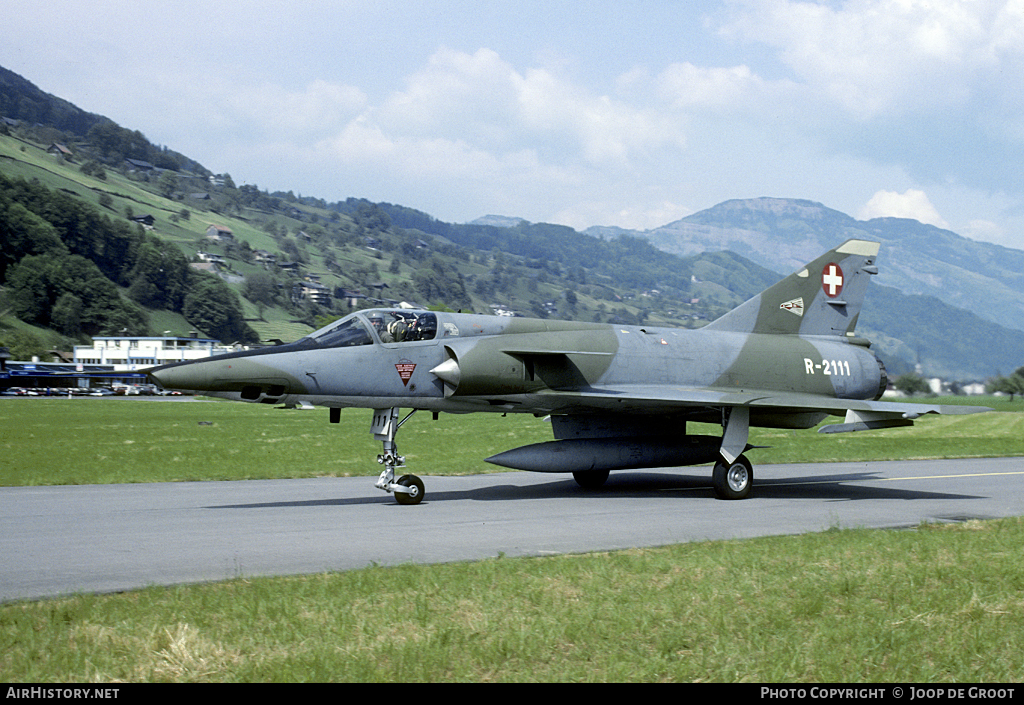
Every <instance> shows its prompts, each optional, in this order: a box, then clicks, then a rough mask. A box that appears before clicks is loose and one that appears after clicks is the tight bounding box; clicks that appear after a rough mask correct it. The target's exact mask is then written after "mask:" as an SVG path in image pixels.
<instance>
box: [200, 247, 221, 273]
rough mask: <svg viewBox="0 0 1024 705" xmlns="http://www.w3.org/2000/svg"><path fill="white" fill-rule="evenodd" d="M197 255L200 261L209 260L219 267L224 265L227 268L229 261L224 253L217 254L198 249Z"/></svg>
mask: <svg viewBox="0 0 1024 705" xmlns="http://www.w3.org/2000/svg"><path fill="white" fill-rule="evenodd" d="M196 257H198V258H199V261H200V262H209V263H210V264H215V265H217V266H219V267H224V268H225V269H227V266H228V261H227V260H226V259H225V258H224V255H215V254H213V253H210V252H203V251H202V250H198V251H197V252H196Z"/></svg>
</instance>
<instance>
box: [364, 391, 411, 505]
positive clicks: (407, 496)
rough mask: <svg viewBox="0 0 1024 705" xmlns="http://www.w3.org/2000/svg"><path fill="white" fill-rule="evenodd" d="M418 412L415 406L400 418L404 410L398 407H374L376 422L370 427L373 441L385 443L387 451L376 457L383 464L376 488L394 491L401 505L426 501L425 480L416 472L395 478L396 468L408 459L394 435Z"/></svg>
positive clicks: (400, 466) (374, 420)
mask: <svg viewBox="0 0 1024 705" xmlns="http://www.w3.org/2000/svg"><path fill="white" fill-rule="evenodd" d="M415 413H416V409H413V410H412V411H410V412H409V414H408V415H407V416H406V417H405V418H404V419H402V420H401V421H399V420H398V417H399V416H400V414H401V410H400V409H399V408H398V407H391V408H390V409H374V411H373V424H372V425H371V426H370V432H371V433H373V438H374V440H377V441H381V442H382V443H383V444H384V452H383V453H381V454H380V455H378V456H377V462H378V463H380V464H381V465H383V466H384V471H383V472H381V474H380V477H379V478H378V479H377V489H380V490H384V491H385V492H391V493H393V494H394V495H395V500H396V501H397V502H398V503H399V504H419V503H420V502H422V501H423V494H424V492H423V480H421V479H420V478H418V477H416V476H415V475H402V476H401V477H399V478H398V480H397V482H396V481H395V468H404V467H405V458H404V457H403V456H401V455H399V454H398V446H397V445H396V444H395V436H396V435H397V434H398V429H399V428H401V427H402V424H404V423H405V422H406V421H408V420H409V417H411V416H412V415H413V414H415Z"/></svg>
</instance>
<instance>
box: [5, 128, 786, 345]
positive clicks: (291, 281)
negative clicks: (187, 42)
mask: <svg viewBox="0 0 1024 705" xmlns="http://www.w3.org/2000/svg"><path fill="white" fill-rule="evenodd" d="M38 137H39V136H38V134H36V133H35V132H30V131H22V132H17V131H15V132H14V133H13V134H8V135H0V170H2V172H3V173H4V174H5V175H6V176H8V177H11V178H17V179H26V180H34V181H36V182H38V183H40V184H42V185H44V186H45V187H47V188H48V189H51V190H52V191H54V192H60V193H63V194H68V195H72V196H73V197H75V198H77V199H80V200H81V201H82V202H85V203H88V204H90V205H91V207H93V208H95V209H97V210H98V211H99V212H100V213H102V214H105V215H106V216H108V217H110V218H114V219H124V220H127V219H128V218H129V217H130V216H142V215H150V216H152V217H153V219H154V225H153V227H152V228H151V229H149V232H150V234H152V235H155V236H156V237H158V238H160V239H161V240H163V241H165V242H169V243H173V244H174V245H175V246H177V247H178V248H179V249H180V250H181V252H182V253H183V254H184V255H185V256H186V257H187V258H189V259H192V260H195V259H197V257H198V255H197V253H198V252H199V251H202V252H206V253H211V254H215V255H221V256H223V257H224V258H225V261H226V265H225V266H222V267H220V269H219V272H218V273H219V274H220V276H221V277H222V278H223V279H224V280H225V281H227V282H228V284H229V285H230V286H231V287H232V288H233V289H235V290H236V291H237V292H238V293H240V294H243V295H245V296H248V297H249V298H244V299H243V300H242V304H243V307H244V312H245V318H246V320H247V322H248V323H249V325H250V326H251V327H252V328H254V329H255V330H256V332H257V333H258V334H259V336H260V338H261V339H263V340H269V339H273V338H279V339H282V340H291V339H295V338H297V337H300V336H301V335H303V334H305V333H307V332H309V331H310V330H311V329H312V328H313V327H315V326H316V325H317V324H318V322H322V321H323V320H324V319H326V318H330V317H336V316H340V315H344V314H346V313H348V312H349V311H350V310H352V306H351V304H350V300H349V299H348V298H341V297H337V298H332V299H331V301H330V303H328V304H327V305H317V304H313V303H312V302H311V301H309V300H308V299H304V298H301V297H300V296H298V295H297V289H296V285H297V284H299V283H300V282H302V281H303V280H305V279H309V278H315V279H316V280H317V281H319V282H320V283H321V284H322V285H323V286H325V287H326V288H327V290H328V291H329V292H331V293H332V294H341V293H342V292H348V293H355V294H357V295H360V296H361V297H366V298H356V299H354V301H355V307H357V308H358V307H365V306H370V305H375V304H377V303H379V301H377V300H375V299H374V298H373V297H376V296H381V297H383V299H385V300H387V301H403V300H405V301H410V302H415V303H418V304H419V305H423V306H447V307H450V308H452V309H462V310H473V311H476V312H491V311H494V310H497V309H508V310H513V311H518V312H520V313H522V314H525V315H531V316H540V317H547V316H554V317H559V318H568V319H577V320H599V321H618V322H624V323H636V322H647V323H652V324H665V325H674V326H687V327H696V326H699V325H703V323H704V322H706V321H707V320H709V319H713V318H715V317H717V316H718V315H720V314H721V313H723V312H724V311H726V310H728V309H729V308H731V307H732V306H735V305H736V304H738V303H740V302H741V301H743V300H745V299H746V298H748V297H749V296H750V295H752V294H753V293H755V292H756V291H757V290H759V289H760V288H762V287H763V286H765V285H767V284H768V283H770V281H771V279H772V277H773V275H772V274H771V273H769V272H767V271H766V270H762V269H760V268H753V269H750V270H749V271H748V269H749V268H750V267H752V265H750V263H748V262H745V261H744V260H742V258H738V257H735V256H732V255H730V256H728V257H729V260H730V261H728V262H724V261H722V257H723V256H722V255H721V254H719V255H712V256H709V257H693V258H676V257H673V256H668V257H666V256H665V255H663V254H661V253H656V251H654V250H653V248H649V247H648V246H646V243H633V244H629V243H627V245H626V246H622V245H621V244H615V245H611V246H609V245H607V244H603V245H601V246H602V247H605V248H606V249H614V251H612V252H608V253H603V254H599V255H598V256H595V252H596V251H597V249H598V243H599V242H600V241H597V240H595V239H594V238H590V237H589V236H584V235H581V234H579V233H576V232H575V231H572V230H570V229H568V228H561V227H558V226H546V225H543V224H528V223H526V224H521V225H520V226H519V227H518V229H516V230H509V229H506V228H495V227H480V226H474V228H473V230H472V235H473V237H469V236H468V235H469V231H467V230H466V229H465V227H464V226H451V225H448V224H440V225H442V226H444V230H443V231H436V229H435V232H430V233H428V232H424V231H422V230H419V229H416V228H411V227H410V228H405V227H401V226H399V225H395V224H393V223H392V222H391V219H390V217H389V215H388V210H387V208H385V207H380V206H377V205H375V204H370V203H368V202H365V201H358V200H355V199H349V200H348V201H346V202H344V203H334V204H327V203H325V202H323V201H318V200H317V199H297V198H295V197H294V196H292V195H291V194H267V193H265V192H262V191H260V190H259V189H258V187H255V186H241V187H238V188H236V187H234V185H233V184H231V182H230V177H228V178H227V179H226V184H225V185H220V184H219V183H218V185H214V184H213V183H211V182H210V181H209V180H208V179H204V178H200V177H199V176H195V175H188V174H184V173H179V172H164V173H163V174H161V175H159V176H158V175H156V174H146V173H137V172H134V171H129V170H127V169H126V168H123V167H116V168H115V167H113V166H110V165H106V166H103V165H99V164H97V163H96V162H94V161H92V160H91V159H90V152H89V148H88V145H84V144H82V145H78V144H75V143H74V142H70V143H69V145H70V147H71V149H72V151H73V152H74V153H75V156H74V157H73V158H72V160H70V161H69V160H67V159H65V158H63V157H60V156H57V155H55V154H50V153H48V152H47V147H48V146H49V145H48V144H44V143H43V142H40V141H39V140H38ZM195 194H205V195H204V197H203V198H202V199H199V198H196V197H195V196H194V195H195ZM382 206H387V204H382ZM389 208H390V209H391V210H392V212H395V209H397V208H398V207H389ZM401 210H402V211H403V212H404V213H416V212H415V211H411V210H409V209H401ZM418 216H420V219H421V221H422V222H431V220H430V219H429V217H427V216H425V214H418ZM433 222H434V223H435V224H436V223H437V222H436V221H433ZM211 224H212V225H217V226H220V227H226V228H229V229H230V230H231V231H232V233H233V234H234V242H233V243H216V242H214V241H211V240H209V239H207V238H206V230H207V228H208V227H209V226H210V225H211ZM413 224H417V225H418V224H419V221H417V222H415V223H413ZM428 229H431V228H428ZM474 238H475V239H474ZM538 246H543V247H547V248H548V249H549V250H550V252H549V251H547V250H545V252H546V254H545V255H544V257H543V258H541V257H539V256H536V255H535V252H534V251H535V249H536V248H537V247H538ZM531 248H533V249H531ZM258 250H263V251H266V252H269V253H271V254H273V255H275V256H276V258H277V262H278V263H282V262H298V263H299V266H300V270H299V272H298V273H294V274H293V273H286V272H284V271H283V270H281V269H280V268H279V267H276V266H273V265H264V264H261V263H259V262H257V261H256V259H255V257H254V253H255V252H256V251H258ZM531 253H532V254H531ZM584 264H585V265H586V266H584ZM735 268H740V269H741V271H743V274H744V276H741V277H737V278H735V279H734V280H733V281H730V282H724V283H726V284H727V285H724V286H723V283H719V282H717V281H708V280H709V279H712V278H714V277H718V276H720V275H722V274H723V272H724V271H725V270H727V269H735ZM257 274H260V275H261V276H269V278H270V280H271V282H272V286H273V291H272V294H270V295H267V296H264V297H262V300H260V299H261V297H259V296H257V295H255V294H253V293H252V291H250V290H249V289H248V288H247V287H246V284H245V283H246V281H247V280H248V279H250V278H251V277H253V276H254V275H257ZM382 283H383V284H386V287H380V286H377V285H379V284H382ZM122 293H123V294H124V293H125V292H124V290H122ZM149 314H150V328H151V332H153V333H162V332H163V331H170V332H171V333H172V334H178V335H185V334H187V333H188V331H189V330H190V329H192V328H194V325H193V324H191V323H189V322H188V321H186V320H185V319H183V318H182V317H181V316H180V315H168V313H167V312H161V311H153V310H150V311H149Z"/></svg>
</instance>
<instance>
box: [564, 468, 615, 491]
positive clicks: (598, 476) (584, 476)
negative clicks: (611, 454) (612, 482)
mask: <svg viewBox="0 0 1024 705" xmlns="http://www.w3.org/2000/svg"><path fill="white" fill-rule="evenodd" d="M572 478H573V479H574V480H576V484H577V485H579V486H580V487H582V488H583V489H585V490H596V489H597V488H598V487H601V486H602V485H604V483H605V482H607V481H608V471H607V470H588V471H586V472H574V473H573V474H572Z"/></svg>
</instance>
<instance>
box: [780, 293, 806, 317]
mask: <svg viewBox="0 0 1024 705" xmlns="http://www.w3.org/2000/svg"><path fill="white" fill-rule="evenodd" d="M779 308H781V309H784V310H786V311H789V312H790V313H795V314H796V315H798V316H802V315H804V297H802V296H801V297H800V298H798V299H790V300H789V301H786V302H785V303H783V304H780V305H779Z"/></svg>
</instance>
